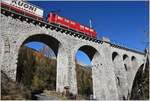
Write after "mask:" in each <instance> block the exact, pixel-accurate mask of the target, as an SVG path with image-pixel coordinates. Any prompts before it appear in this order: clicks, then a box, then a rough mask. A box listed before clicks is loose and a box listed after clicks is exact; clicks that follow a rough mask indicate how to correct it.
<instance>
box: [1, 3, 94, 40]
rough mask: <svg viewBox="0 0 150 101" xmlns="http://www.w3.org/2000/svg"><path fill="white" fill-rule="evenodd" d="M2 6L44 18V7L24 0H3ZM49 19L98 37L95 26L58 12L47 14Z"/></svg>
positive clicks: (40, 18) (52, 22) (30, 15)
mask: <svg viewBox="0 0 150 101" xmlns="http://www.w3.org/2000/svg"><path fill="white" fill-rule="evenodd" d="M1 7H3V8H6V9H9V10H13V11H16V12H17V13H21V14H24V15H26V16H29V17H33V18H36V19H39V20H43V19H44V18H43V12H44V10H43V9H41V8H39V7H37V6H35V5H32V4H30V3H28V2H25V1H23V0H2V1H1ZM47 21H48V22H49V23H51V24H55V25H56V24H57V25H61V26H62V27H65V28H68V29H70V30H73V31H77V32H80V33H82V34H84V35H86V36H89V37H93V38H96V31H95V30H94V29H93V28H90V27H87V26H84V25H82V24H80V23H78V22H75V21H73V20H69V19H67V18H64V17H62V16H59V15H58V14H56V13H49V14H48V16H47Z"/></svg>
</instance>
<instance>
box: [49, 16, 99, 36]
mask: <svg viewBox="0 0 150 101" xmlns="http://www.w3.org/2000/svg"><path fill="white" fill-rule="evenodd" d="M47 20H48V22H50V23H54V24H59V25H61V26H64V27H67V28H69V29H72V30H75V31H78V32H81V33H84V34H86V35H87V36H89V37H94V38H96V31H95V30H94V29H92V28H89V27H87V26H84V25H81V24H80V23H77V22H74V21H72V20H69V19H66V18H64V17H61V16H59V15H57V14H55V13H49V14H48V19H47Z"/></svg>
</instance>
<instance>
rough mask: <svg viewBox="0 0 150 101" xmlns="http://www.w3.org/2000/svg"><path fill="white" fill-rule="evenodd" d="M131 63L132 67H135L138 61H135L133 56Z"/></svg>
mask: <svg viewBox="0 0 150 101" xmlns="http://www.w3.org/2000/svg"><path fill="white" fill-rule="evenodd" d="M131 63H132V68H133V69H136V68H137V66H138V61H137V58H136V57H135V56H132V57H131Z"/></svg>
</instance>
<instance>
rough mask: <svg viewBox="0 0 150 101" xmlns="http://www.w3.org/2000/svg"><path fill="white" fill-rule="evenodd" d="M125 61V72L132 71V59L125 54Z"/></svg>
mask: <svg viewBox="0 0 150 101" xmlns="http://www.w3.org/2000/svg"><path fill="white" fill-rule="evenodd" d="M122 58H123V61H124V67H125V70H126V71H129V70H130V65H129V64H130V63H129V62H130V59H129V56H128V55H127V54H123V57H122Z"/></svg>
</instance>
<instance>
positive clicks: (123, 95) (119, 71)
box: [112, 52, 128, 100]
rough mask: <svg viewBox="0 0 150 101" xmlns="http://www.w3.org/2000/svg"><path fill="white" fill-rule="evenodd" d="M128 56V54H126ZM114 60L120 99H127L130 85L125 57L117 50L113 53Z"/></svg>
mask: <svg viewBox="0 0 150 101" xmlns="http://www.w3.org/2000/svg"><path fill="white" fill-rule="evenodd" d="M124 58H126V56H124ZM112 61H113V65H114V73H115V76H116V85H117V89H118V96H119V99H120V100H123V99H127V94H128V89H127V88H128V86H127V77H126V73H125V72H126V69H125V67H124V62H123V58H122V57H121V56H120V54H118V53H117V52H113V53H112Z"/></svg>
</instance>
